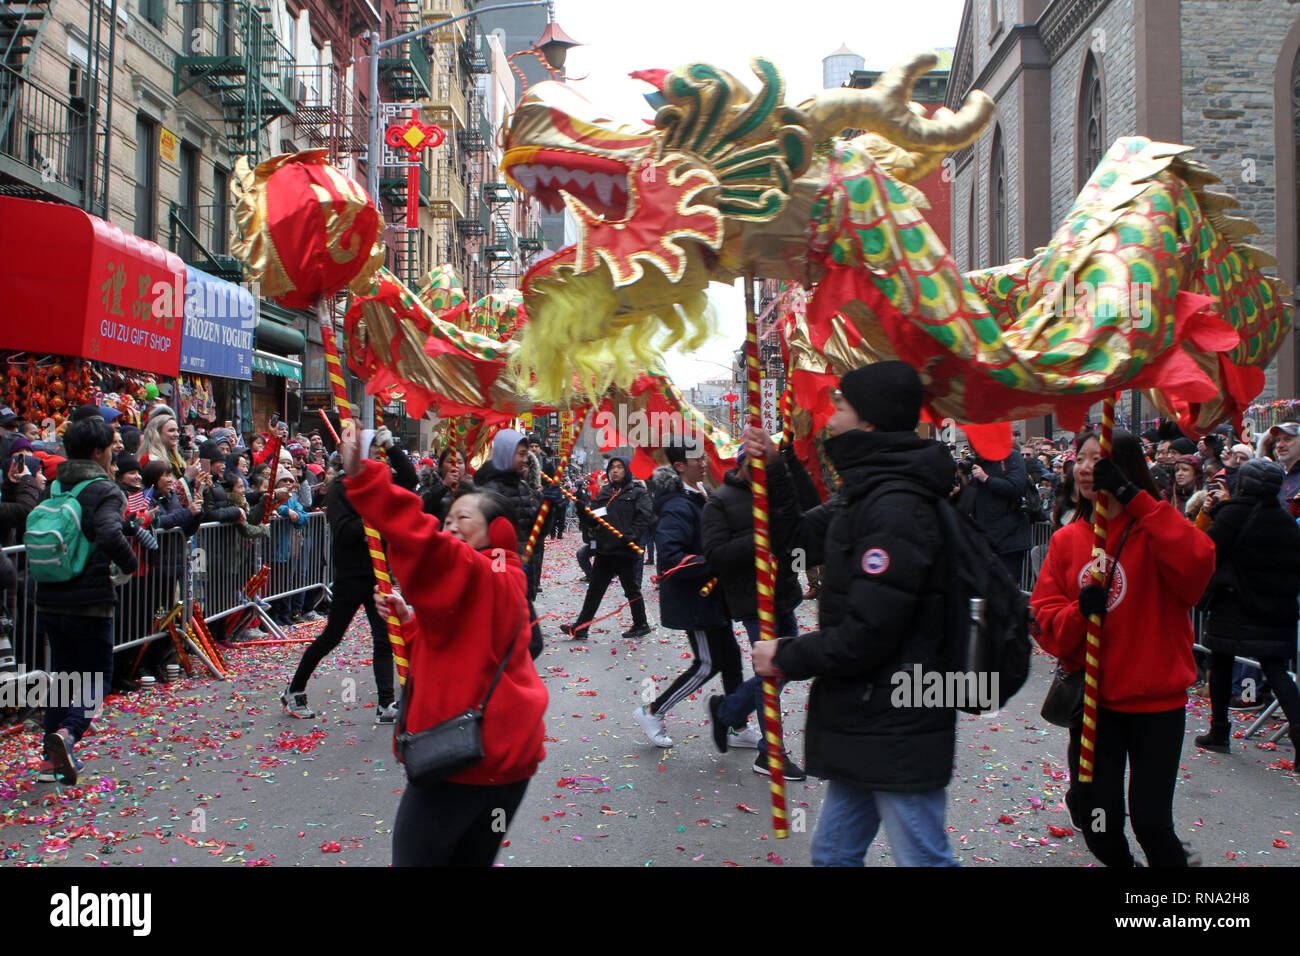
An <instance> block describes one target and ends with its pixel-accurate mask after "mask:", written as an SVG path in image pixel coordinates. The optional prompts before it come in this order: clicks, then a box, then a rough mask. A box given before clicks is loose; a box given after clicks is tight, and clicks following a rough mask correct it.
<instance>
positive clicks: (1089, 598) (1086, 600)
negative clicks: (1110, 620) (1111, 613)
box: [1079, 584, 1107, 617]
mask: <svg viewBox="0 0 1300 956" xmlns="http://www.w3.org/2000/svg"><path fill="white" fill-rule="evenodd" d="M1106 597H1107V595H1106V589H1105V588H1104V587H1102V586H1101V585H1100V584H1089V585H1088V586H1087V587H1084V588H1080V589H1079V610H1080V611H1081V612H1082V613H1083V616H1084V617H1092V616H1093V615H1094V614H1100V615H1102V616H1103V617H1104V616H1105V614H1106Z"/></svg>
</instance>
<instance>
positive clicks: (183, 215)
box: [176, 143, 202, 262]
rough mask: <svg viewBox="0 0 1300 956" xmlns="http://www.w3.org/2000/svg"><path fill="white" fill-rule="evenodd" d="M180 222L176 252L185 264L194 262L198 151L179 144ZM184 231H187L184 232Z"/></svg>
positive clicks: (197, 229)
mask: <svg viewBox="0 0 1300 956" xmlns="http://www.w3.org/2000/svg"><path fill="white" fill-rule="evenodd" d="M179 193H180V195H179V196H178V198H179V200H180V221H181V222H182V223H184V225H185V229H181V230H179V232H180V243H179V244H178V247H177V250H176V251H177V252H178V253H179V254H180V257H181V258H182V259H184V260H185V261H186V262H193V261H194V251H195V250H194V240H193V239H191V238H190V236H191V235H194V236H195V238H198V239H199V241H200V242H201V241H202V238H201V237H199V236H198V231H199V151H198V150H197V149H195V148H194V147H193V146H191V145H190V144H189V143H181V180H180V189H179ZM186 230H189V231H188V232H186Z"/></svg>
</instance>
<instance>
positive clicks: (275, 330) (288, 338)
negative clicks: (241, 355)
mask: <svg viewBox="0 0 1300 956" xmlns="http://www.w3.org/2000/svg"><path fill="white" fill-rule="evenodd" d="M263 304H265V303H263ZM254 344H255V347H256V348H257V350H258V351H259V352H275V353H277V354H279V355H301V354H302V353H303V351H304V350H305V349H306V348H307V339H306V337H305V336H304V335H303V334H302V333H301V332H299V331H298V330H297V329H295V328H290V327H289V326H287V325H281V324H280V323H279V322H273V321H271V320H270V319H267V318H259V319H258V320H257V337H256V342H255V343H254Z"/></svg>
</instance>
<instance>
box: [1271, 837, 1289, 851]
mask: <svg viewBox="0 0 1300 956" xmlns="http://www.w3.org/2000/svg"><path fill="white" fill-rule="evenodd" d="M1273 845H1274V846H1275V847H1277V848H1278V849H1279V850H1289V849H1290V848H1291V846H1290V844H1288V843H1287V842H1286V840H1281V839H1279V840H1274V841H1273Z"/></svg>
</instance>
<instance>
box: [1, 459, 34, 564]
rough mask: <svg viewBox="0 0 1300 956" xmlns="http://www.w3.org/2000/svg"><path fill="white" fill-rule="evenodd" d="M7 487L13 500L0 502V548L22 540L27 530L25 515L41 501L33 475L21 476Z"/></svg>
mask: <svg viewBox="0 0 1300 956" xmlns="http://www.w3.org/2000/svg"><path fill="white" fill-rule="evenodd" d="M9 487H10V488H12V489H13V491H14V494H13V498H12V499H6V500H5V501H0V547H8V546H9V545H11V544H14V543H17V542H19V541H21V540H22V537H23V531H24V530H25V529H26V528H27V515H28V513H30V512H31V510H32V509H33V508H35V507H36V506H37V504H39V503H40V500H41V489H40V488H38V487H37V486H36V476H35V475H23V477H21V478H19V479H18V482H17V483H16V484H11V485H10V486H9Z"/></svg>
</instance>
